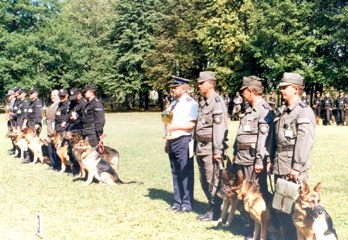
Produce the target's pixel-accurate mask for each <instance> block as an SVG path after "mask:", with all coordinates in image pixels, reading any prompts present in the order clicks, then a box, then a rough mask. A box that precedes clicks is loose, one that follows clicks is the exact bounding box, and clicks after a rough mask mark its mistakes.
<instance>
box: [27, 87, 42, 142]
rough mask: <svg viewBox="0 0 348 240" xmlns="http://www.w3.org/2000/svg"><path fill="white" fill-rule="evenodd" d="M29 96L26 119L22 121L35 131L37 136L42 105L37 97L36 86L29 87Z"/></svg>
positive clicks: (39, 128) (39, 129) (39, 130)
mask: <svg viewBox="0 0 348 240" xmlns="http://www.w3.org/2000/svg"><path fill="white" fill-rule="evenodd" d="M29 94H30V95H29V98H30V100H31V102H30V103H29V109H28V113H27V117H28V118H27V121H24V122H25V123H24V124H25V125H26V126H27V127H29V128H31V130H32V131H33V132H35V133H36V135H37V136H39V135H40V132H41V125H42V124H41V121H42V115H41V109H42V107H43V105H42V102H41V100H40V99H39V90H38V89H37V88H32V89H30V92H29Z"/></svg>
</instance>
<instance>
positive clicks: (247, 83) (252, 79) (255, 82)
mask: <svg viewBox="0 0 348 240" xmlns="http://www.w3.org/2000/svg"><path fill="white" fill-rule="evenodd" d="M262 80H263V79H262V78H259V77H256V76H249V77H243V83H242V87H241V88H240V90H241V91H242V90H244V89H246V88H247V87H251V86H255V87H261V88H262V82H261V81H262Z"/></svg>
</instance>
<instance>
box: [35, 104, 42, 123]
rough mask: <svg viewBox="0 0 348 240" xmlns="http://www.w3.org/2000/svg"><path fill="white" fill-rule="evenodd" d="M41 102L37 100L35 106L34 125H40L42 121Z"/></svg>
mask: <svg viewBox="0 0 348 240" xmlns="http://www.w3.org/2000/svg"><path fill="white" fill-rule="evenodd" d="M42 106H43V105H42V102H41V101H40V100H39V101H37V103H36V104H35V124H38V125H40V124H41V121H42V115H41V108H42Z"/></svg>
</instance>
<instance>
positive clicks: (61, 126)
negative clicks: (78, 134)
mask: <svg viewBox="0 0 348 240" xmlns="http://www.w3.org/2000/svg"><path fill="white" fill-rule="evenodd" d="M58 96H59V100H60V102H59V104H58V108H57V111H56V117H55V131H56V132H57V133H59V134H60V135H62V134H63V132H64V131H65V130H66V127H67V123H68V121H69V110H70V106H69V104H70V102H69V100H68V91H67V90H65V89H60V90H59V93H58Z"/></svg>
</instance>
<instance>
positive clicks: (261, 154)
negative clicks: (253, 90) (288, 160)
mask: <svg viewBox="0 0 348 240" xmlns="http://www.w3.org/2000/svg"><path fill="white" fill-rule="evenodd" d="M273 120H274V113H273V111H269V110H268V111H266V112H265V114H263V116H260V118H259V122H258V127H259V131H258V136H257V146H256V157H255V163H256V164H258V165H263V163H264V160H265V161H266V162H270V161H271V160H270V152H271V148H273V146H270V144H271V143H272V141H271V139H272V134H273V129H274V127H273V126H274V125H273Z"/></svg>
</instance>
